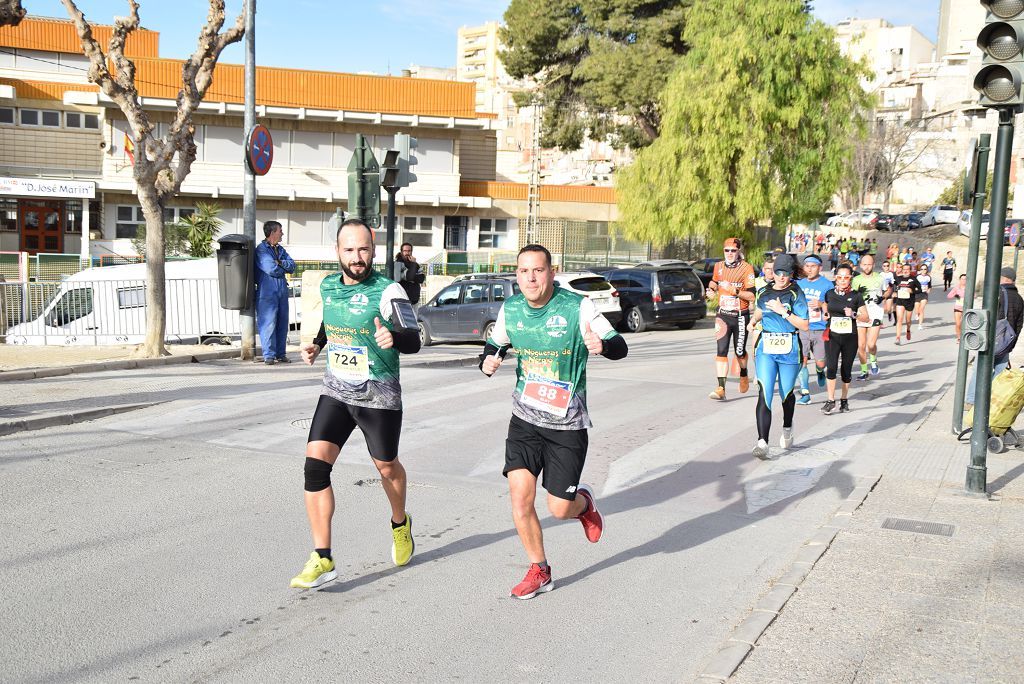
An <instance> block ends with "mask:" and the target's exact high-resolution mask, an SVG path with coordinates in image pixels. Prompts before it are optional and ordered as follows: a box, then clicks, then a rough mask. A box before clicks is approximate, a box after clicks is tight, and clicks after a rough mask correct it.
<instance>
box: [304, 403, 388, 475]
mask: <svg viewBox="0 0 1024 684" xmlns="http://www.w3.org/2000/svg"><path fill="white" fill-rule="evenodd" d="M355 428H359V430H360V432H362V433H363V438H364V439H365V440H366V450H367V451H369V452H370V457H371V458H373V459H375V460H377V461H385V462H387V461H393V460H395V458H397V457H398V440H399V438H400V437H401V435H402V412H401V411H400V410H398V411H396V410H393V409H375V408H366V407H365V406H352V405H351V404H346V403H344V402H341V401H338V400H337V399H335V398H333V397H329V396H327V395H326V394H321V395H320V401H319V402H317V405H316V411H315V412H314V413H313V422H312V424H310V426H309V439H308V440H306V441H308V442H317V441H324V442H330V443H331V444H337V445H338V447H339V448H341V447H343V446H345V442H346V441H348V437H349V435H351V434H352V430H354V429H355Z"/></svg>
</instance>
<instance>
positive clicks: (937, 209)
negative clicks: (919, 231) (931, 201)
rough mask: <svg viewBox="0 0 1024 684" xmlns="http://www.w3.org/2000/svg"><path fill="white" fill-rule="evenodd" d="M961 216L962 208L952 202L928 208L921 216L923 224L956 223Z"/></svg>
mask: <svg viewBox="0 0 1024 684" xmlns="http://www.w3.org/2000/svg"><path fill="white" fill-rule="evenodd" d="M958 218H960V210H959V209H957V208H956V207H954V206H953V205H951V204H936V205H934V206H932V207H930V208H929V209H928V211H926V212H925V213H924V216H923V217H922V218H921V225H922V226H934V225H937V224H939V223H956V222H957V219H958Z"/></svg>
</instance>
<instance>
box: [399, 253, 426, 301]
mask: <svg viewBox="0 0 1024 684" xmlns="http://www.w3.org/2000/svg"><path fill="white" fill-rule="evenodd" d="M400 249H401V251H400V252H399V253H398V254H396V255H395V273H394V276H395V278H394V280H395V282H396V283H398V284H399V285H401V286H402V289H403V290H405V294H407V295H409V301H410V302H412V305H413V306H416V304H418V303H419V301H420V289H421V288H420V286H421V285H422V284H423V281H425V280H426V279H427V277H426V275H424V274H423V273H421V272H420V265H419V263H418V262H417V261H416V257H414V256H413V255H412V245H411V244H409V243H408V242H403V243H402V246H401V248H400Z"/></svg>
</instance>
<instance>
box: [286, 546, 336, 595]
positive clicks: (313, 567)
mask: <svg viewBox="0 0 1024 684" xmlns="http://www.w3.org/2000/svg"><path fill="white" fill-rule="evenodd" d="M333 579H338V573H337V571H336V570H335V569H334V561H333V560H331V559H330V558H321V557H320V554H318V553H317V552H316V551H314V552H312V553H311V554H309V560H308V561H306V567H304V568H302V572H300V573H299V574H298V575H296V576H295V577H293V578H292V586H293V587H295V588H296V589H315V588H316V587H319V586H320V585H321V584H326V583H328V582H330V581H331V580H333Z"/></svg>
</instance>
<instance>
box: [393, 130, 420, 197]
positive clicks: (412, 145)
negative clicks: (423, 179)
mask: <svg viewBox="0 0 1024 684" xmlns="http://www.w3.org/2000/svg"><path fill="white" fill-rule="evenodd" d="M418 145H419V143H418V142H417V140H416V138H414V137H412V136H411V135H409V134H407V133H396V134H395V149H397V150H398V184H397V186H396V187H399V188H407V187H409V186H410V185H411V184H413V183H415V182H416V174H415V173H413V169H412V167H413V166H416V164H417V163H418V160H417V159H416V147H417V146H418Z"/></svg>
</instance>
